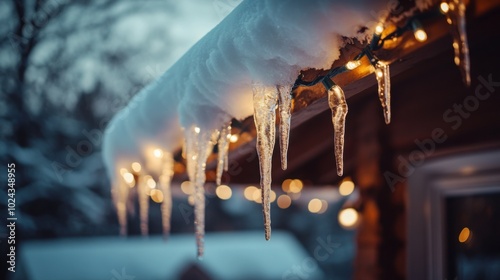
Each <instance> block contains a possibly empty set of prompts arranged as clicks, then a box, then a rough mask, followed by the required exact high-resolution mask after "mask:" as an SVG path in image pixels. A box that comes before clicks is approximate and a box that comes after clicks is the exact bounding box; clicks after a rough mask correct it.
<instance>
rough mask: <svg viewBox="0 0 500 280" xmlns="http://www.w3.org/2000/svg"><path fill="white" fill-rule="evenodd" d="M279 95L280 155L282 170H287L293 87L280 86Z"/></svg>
mask: <svg viewBox="0 0 500 280" xmlns="http://www.w3.org/2000/svg"><path fill="white" fill-rule="evenodd" d="M277 88H278V93H279V99H278V101H279V106H278V107H279V113H280V134H279V139H280V155H281V169H283V170H286V168H287V154H288V143H289V138H290V120H291V117H292V115H291V108H292V94H291V92H292V87H291V86H278V87H277Z"/></svg>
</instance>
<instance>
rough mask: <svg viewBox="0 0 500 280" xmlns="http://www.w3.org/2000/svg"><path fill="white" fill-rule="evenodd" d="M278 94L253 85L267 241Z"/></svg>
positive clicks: (267, 88) (269, 226)
mask: <svg viewBox="0 0 500 280" xmlns="http://www.w3.org/2000/svg"><path fill="white" fill-rule="evenodd" d="M277 103H278V92H277V89H276V88H275V87H264V86H262V85H256V84H254V85H253V106H254V121H255V127H256V128H257V154H258V156H259V163H260V188H261V193H262V211H263V216H264V232H265V238H266V240H269V239H270V238H271V200H270V196H271V180H272V178H271V168H272V156H273V149H274V143H275V138H276V106H277Z"/></svg>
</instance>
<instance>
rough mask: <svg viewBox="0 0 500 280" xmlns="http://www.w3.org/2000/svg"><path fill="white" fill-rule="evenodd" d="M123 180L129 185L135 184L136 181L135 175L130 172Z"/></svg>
mask: <svg viewBox="0 0 500 280" xmlns="http://www.w3.org/2000/svg"><path fill="white" fill-rule="evenodd" d="M123 179H124V180H125V183H127V184H129V185H130V184H133V183H134V181H135V179H134V175H133V174H132V173H130V172H126V173H124V174H123Z"/></svg>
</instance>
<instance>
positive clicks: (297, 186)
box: [289, 179, 304, 193]
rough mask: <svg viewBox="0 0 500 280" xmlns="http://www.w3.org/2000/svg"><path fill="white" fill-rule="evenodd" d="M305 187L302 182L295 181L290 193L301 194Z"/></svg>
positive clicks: (291, 183)
mask: <svg viewBox="0 0 500 280" xmlns="http://www.w3.org/2000/svg"><path fill="white" fill-rule="evenodd" d="M303 187H304V184H303V183H302V181H301V180H299V179H295V180H292V181H291V182H290V187H289V188H290V192H291V193H299V192H300V191H302V188H303Z"/></svg>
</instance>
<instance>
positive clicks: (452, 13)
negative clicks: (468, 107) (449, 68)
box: [443, 0, 470, 86]
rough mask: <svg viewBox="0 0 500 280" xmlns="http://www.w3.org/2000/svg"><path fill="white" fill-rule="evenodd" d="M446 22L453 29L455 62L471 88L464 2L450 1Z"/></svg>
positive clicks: (458, 0)
mask: <svg viewBox="0 0 500 280" xmlns="http://www.w3.org/2000/svg"><path fill="white" fill-rule="evenodd" d="M448 7H449V8H448V10H447V11H443V12H445V13H446V20H447V21H448V24H450V27H451V34H452V36H453V50H454V52H455V58H454V62H455V64H456V65H457V66H458V67H459V68H460V73H461V74H462V78H463V80H464V83H465V84H466V85H467V86H470V59H469V43H468V41H467V27H466V25H467V24H466V19H465V11H466V7H465V3H464V1H463V0H450V2H448Z"/></svg>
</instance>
